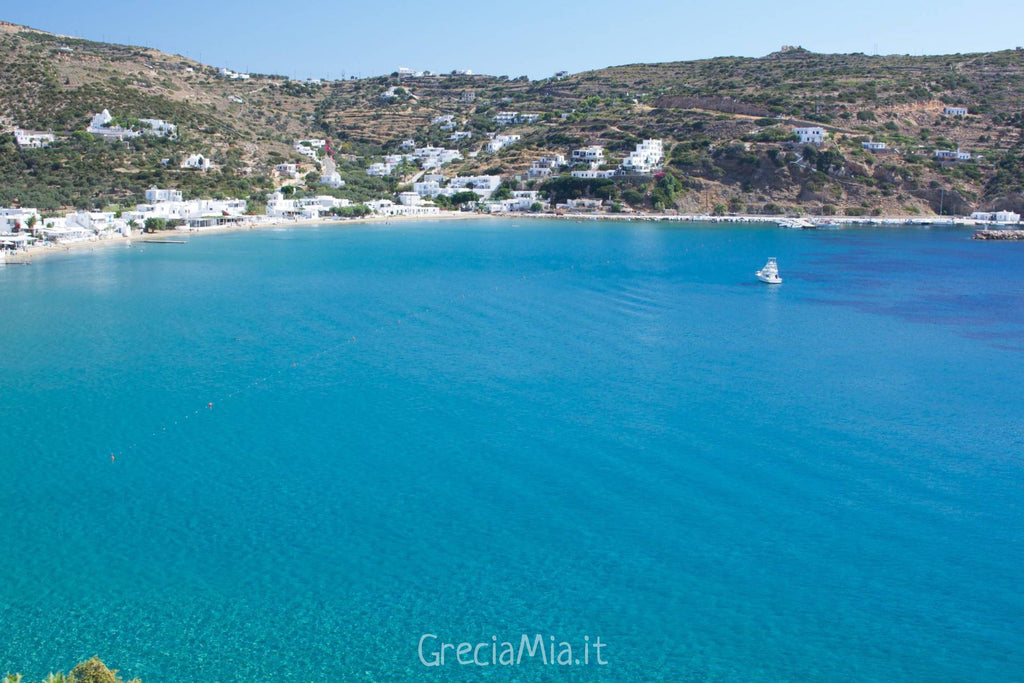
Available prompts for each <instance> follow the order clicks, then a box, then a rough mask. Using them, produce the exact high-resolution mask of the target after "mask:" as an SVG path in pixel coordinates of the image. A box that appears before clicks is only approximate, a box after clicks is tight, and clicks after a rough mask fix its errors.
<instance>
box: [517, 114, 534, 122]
mask: <svg viewBox="0 0 1024 683" xmlns="http://www.w3.org/2000/svg"><path fill="white" fill-rule="evenodd" d="M539 119H540V114H520V115H519V116H518V117H517V118H516V123H537V121H538V120H539Z"/></svg>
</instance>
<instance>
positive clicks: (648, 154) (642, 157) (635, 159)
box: [622, 140, 665, 174]
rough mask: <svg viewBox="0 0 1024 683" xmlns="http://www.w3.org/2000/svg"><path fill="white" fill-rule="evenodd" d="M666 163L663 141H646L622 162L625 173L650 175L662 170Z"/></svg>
mask: <svg viewBox="0 0 1024 683" xmlns="http://www.w3.org/2000/svg"><path fill="white" fill-rule="evenodd" d="M664 163H665V147H664V145H663V144H662V141H661V140H644V141H643V142H640V143H637V146H636V149H635V150H634V151H632V152H630V153H629V156H628V157H626V158H625V159H623V160H622V170H623V172H624V173H641V174H648V173H653V172H654V171H658V170H661V166H662V164H664Z"/></svg>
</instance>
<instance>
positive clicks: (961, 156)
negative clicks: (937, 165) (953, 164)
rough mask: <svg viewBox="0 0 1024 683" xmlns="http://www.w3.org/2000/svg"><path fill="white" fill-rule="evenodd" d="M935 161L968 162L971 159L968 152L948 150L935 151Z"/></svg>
mask: <svg viewBox="0 0 1024 683" xmlns="http://www.w3.org/2000/svg"><path fill="white" fill-rule="evenodd" d="M935 158H936V159H955V160H956V161H969V160H970V158H971V155H970V152H961V151H960V150H956V151H953V150H950V149H937V150H935Z"/></svg>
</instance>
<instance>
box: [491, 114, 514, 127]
mask: <svg viewBox="0 0 1024 683" xmlns="http://www.w3.org/2000/svg"><path fill="white" fill-rule="evenodd" d="M518 116H519V112H517V111H499V112H498V113H497V114H495V115H494V122H495V123H496V124H498V125H499V126H511V125H512V124H513V123H515V122H516V118H517V117H518Z"/></svg>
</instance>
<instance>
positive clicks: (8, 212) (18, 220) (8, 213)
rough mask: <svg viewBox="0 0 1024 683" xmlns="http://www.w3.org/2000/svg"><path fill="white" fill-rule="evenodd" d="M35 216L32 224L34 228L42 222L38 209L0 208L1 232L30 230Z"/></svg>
mask: <svg viewBox="0 0 1024 683" xmlns="http://www.w3.org/2000/svg"><path fill="white" fill-rule="evenodd" d="M33 216H34V217H35V220H34V221H33V222H32V224H33V227H34V226H36V225H39V224H40V222H41V220H42V216H40V215H39V210H38V209H33V208H27V207H17V208H12V207H8V208H0V232H14V231H15V230H19V231H20V230H28V229H29V228H28V224H29V221H30V219H32V218H33Z"/></svg>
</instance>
